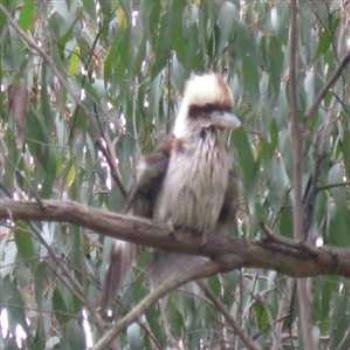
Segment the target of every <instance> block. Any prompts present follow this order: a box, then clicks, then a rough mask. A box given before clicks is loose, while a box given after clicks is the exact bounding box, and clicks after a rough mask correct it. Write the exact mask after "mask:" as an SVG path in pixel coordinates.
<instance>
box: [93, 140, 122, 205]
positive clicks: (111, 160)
mask: <svg viewBox="0 0 350 350" xmlns="http://www.w3.org/2000/svg"><path fill="white" fill-rule="evenodd" d="M104 141H105V142H106V145H104V144H103V142H102V141H101V140H97V141H96V145H97V147H98V149H99V150H100V151H101V152H102V153H103V155H104V157H105V158H106V160H107V163H108V165H109V168H110V171H111V175H112V178H113V181H114V182H115V183H116V185H117V186H118V188H119V190H120V192H121V194H122V195H123V197H124V198H125V197H126V196H127V191H126V189H125V187H124V185H123V183H122V181H121V179H120V176H119V172H118V165H117V163H116V160H115V159H116V158H115V157H113V156H112V154H111V149H112V147H111V145H110V143H109V141H107V139H104Z"/></svg>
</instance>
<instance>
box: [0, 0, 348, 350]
mask: <svg viewBox="0 0 350 350" xmlns="http://www.w3.org/2000/svg"><path fill="white" fill-rule="evenodd" d="M339 3H340V2H337V1H319V2H318V1H299V11H298V14H299V20H298V40H299V45H298V71H297V93H298V100H299V106H298V107H299V111H298V113H299V116H300V120H301V121H302V132H303V142H304V144H303V146H304V152H303V157H304V168H303V184H304V190H305V189H306V185H307V183H308V180H309V179H314V181H316V183H314V185H315V186H316V187H317V195H316V196H315V198H314V200H313V202H312V203H311V204H312V206H313V208H314V211H312V212H311V213H310V215H311V217H310V218H309V219H310V229H309V231H308V232H307V234H309V235H310V236H312V237H313V239H315V240H316V239H317V240H318V242H322V241H323V242H324V243H327V244H330V245H335V246H342V247H348V246H350V235H349V232H348V231H349V227H350V219H349V218H350V215H349V210H350V207H349V190H348V187H347V186H344V183H346V182H347V181H348V179H349V177H350V144H349V142H350V141H349V129H350V124H349V118H348V116H349V104H348V93H349V92H348V85H349V76H348V75H347V74H346V73H348V72H347V70H344V71H343V74H342V75H341V77H340V78H339V79H338V81H337V82H336V84H335V85H334V86H333V87H332V89H331V91H329V92H328V93H327V94H326V96H325V99H324V100H323V102H322V104H321V106H320V108H319V110H318V112H317V113H316V114H315V115H313V116H311V118H309V119H308V120H306V119H305V118H303V116H304V114H305V112H306V110H307V109H308V108H309V107H310V106H311V105H312V103H313V101H314V100H315V96H317V93H318V92H319V91H320V89H321V88H322V87H323V86H324V84H325V82H326V81H327V79H328V77H329V76H330V74H331V73H332V72H333V71H334V70H335V68H336V67H337V64H338V62H339V61H340V59H341V57H342V56H343V54H344V53H345V52H346V50H347V46H346V45H347V44H346V43H347V42H348V35H349V34H350V33H349V29H348V28H347V26H346V25H345V24H346V23H348V22H347V20H348V14H347V13H346V11H344V9H342V7H341V5H340V4H339ZM1 4H3V5H4V6H6V8H7V9H8V11H9V12H10V13H11V16H12V18H13V19H14V20H15V21H16V23H17V25H18V27H19V28H20V29H22V30H23V31H24V33H26V34H25V35H27V36H28V38H31V37H32V38H34V42H35V43H36V45H38V47H39V48H41V50H42V51H43V52H44V55H43V56H42V55H41V54H38V52H34V51H35V50H33V47H29V46H28V45H27V44H26V43H25V42H23V41H22V39H21V38H20V37H19V35H18V33H17V32H16V31H15V30H14V28H13V27H11V26H10V25H9V22H8V20H7V18H6V16H5V15H4V14H3V13H2V11H1V10H0V33H1V40H0V88H1V94H0V199H1V198H2V197H6V194H5V191H3V188H4V189H6V191H7V192H8V193H10V195H11V196H13V197H15V198H26V199H27V198H29V199H32V200H38V199H40V198H52V199H67V198H69V199H72V200H76V201H79V202H81V203H84V204H87V205H91V206H95V207H106V208H108V209H111V210H121V209H122V208H123V204H124V198H123V194H122V191H121V190H120V188H119V187H118V185H117V184H116V183H115V182H114V181H113V178H112V176H111V169H110V167H109V165H108V163H107V162H106V159H105V157H104V156H103V154H102V153H101V150H100V149H99V147H98V146H97V144H98V141H101V140H102V139H104V142H105V143H106V144H108V145H109V146H110V147H111V150H112V156H113V157H116V158H117V161H118V164H117V165H118V170H119V173H120V176H121V180H122V182H123V184H124V185H125V187H128V186H129V184H130V182H131V181H132V178H133V169H134V165H135V162H136V160H137V158H138V157H139V156H140V153H143V152H149V151H151V150H152V149H153V148H154V146H155V144H156V143H157V141H158V140H159V139H161V137H162V135H163V134H164V133H165V132H168V131H169V130H170V128H171V125H172V122H173V120H174V115H175V113H176V111H177V108H178V102H179V96H180V95H181V93H182V90H183V87H184V83H185V81H186V79H187V78H188V77H189V76H190V74H191V72H206V71H211V70H213V71H217V72H221V73H224V74H225V75H226V76H227V77H228V81H229V84H230V86H231V87H232V90H233V92H234V97H235V107H234V109H235V111H236V112H237V114H238V115H240V116H241V117H242V121H243V124H244V128H243V129H240V130H237V131H236V132H234V133H233V134H232V135H231V143H230V144H231V148H232V152H233V154H234V155H235V165H236V167H237V171H238V173H239V176H240V178H241V190H242V197H243V198H244V199H245V200H244V201H245V203H244V204H245V205H243V206H245V212H244V213H243V214H242V215H241V217H240V218H239V219H240V220H239V221H240V227H239V233H240V235H242V236H244V237H249V238H252V237H254V238H255V237H256V236H257V238H260V236H261V235H262V234H261V233H260V231H259V229H258V223H259V222H260V221H264V222H265V223H267V224H268V225H269V226H271V227H272V228H273V230H274V231H275V232H276V233H278V234H280V235H283V236H289V237H291V235H292V203H293V195H294V193H293V187H292V181H291V179H292V147H291V132H290V125H289V119H288V114H289V109H288V101H287V96H286V86H287V82H288V81H289V61H288V28H289V16H290V9H289V7H288V1H285V0H250V1H243V0H218V1H212V0H181V1H179V0H170V1H166V0H154V1H150V0H139V1H127V0H113V1H99V0H83V1H78V0H69V1H39V2H38V1H34V0H14V1H2V2H1ZM48 58H49V59H48ZM53 66H54V67H55V68H54V67H53ZM55 69H56V70H58V71H59V72H60V73H61V75H62V76H63V80H64V81H65V82H66V83H67V84H64V83H63V82H62V81H61V80H60V79H59V78H58V77H57V72H56V71H55ZM67 87H69V90H68V89H67ZM16 89H17V91H18V89H23V90H21V91H25V92H26V93H27V97H28V98H24V97H23V96H22V98H19V97H18V96H19V95H18V94H15V93H14V91H15V90H16ZM21 111H22V112H21ZM322 135H325V136H322ZM102 144H103V143H102ZM329 185H335V186H329ZM43 242H46V245H45V246H44V245H43ZM109 248H110V240H108V239H107V238H106V239H104V238H102V237H99V236H98V235H96V234H94V233H92V232H88V231H86V230H84V229H83V228H79V227H77V226H73V225H67V224H60V223H50V224H48V223H35V225H34V224H33V225H31V224H23V223H19V224H18V223H16V225H15V226H12V223H9V222H6V223H5V222H1V223H0V312H1V310H5V309H6V310H7V311H8V320H9V331H10V332H12V333H13V332H14V331H15V328H16V326H17V325H18V324H21V325H22V327H23V329H24V330H25V331H26V333H27V336H28V337H27V340H26V341H25V342H26V346H27V347H28V348H33V349H42V348H50V346H52V347H51V348H53V346H54V345H57V346H58V348H62V349H83V348H85V346H86V345H88V344H87V340H86V338H85V337H84V334H85V333H84V331H83V317H82V315H83V305H84V307H86V309H85V311H84V312H86V313H87V314H88V319H89V322H90V325H91V329H92V337H93V339H94V341H96V340H97V339H99V337H100V336H101V328H99V326H98V323H97V321H96V317H95V316H96V315H94V312H93V311H94V310H95V308H96V305H95V304H96V303H97V301H98V297H99V295H100V287H101V282H102V279H103V274H104V272H105V270H106V266H107V260H108V249H109ZM49 251H50V252H49ZM52 254H54V255H56V257H57V259H58V260H53V259H52ZM143 254H144V256H142V257H141V258H140V259H139V264H138V266H137V268H135V271H134V274H133V276H132V278H131V281H130V284H128V286H127V287H126V289H125V293H123V294H122V295H121V296H120V298H119V300H118V302H119V303H120V304H121V307H120V308H119V309H120V310H121V313H124V312H125V311H126V309H131V308H132V307H133V306H134V305H136V303H137V302H139V301H140V300H141V299H142V298H143V297H144V296H145V295H147V293H148V286H147V285H145V283H144V280H143V273H144V271H145V269H146V268H147V266H148V263H149V260H150V253H149V252H148V251H147V252H145V253H143ZM57 261H59V263H58V262H57ZM61 265H62V266H64V267H65V268H63V269H62V267H61ZM286 280H287V278H286V277H284V276H280V275H279V274H277V273H273V272H269V271H255V270H253V271H252V270H249V269H242V271H240V273H238V272H237V271H232V272H230V273H227V274H226V275H223V276H221V275H220V276H213V277H211V278H210V279H209V281H208V286H209V288H210V290H211V291H212V293H213V294H214V295H215V297H216V298H218V299H219V300H220V301H221V302H222V303H223V304H224V305H225V307H226V308H227V310H228V311H229V312H230V313H231V315H232V316H233V317H234V318H235V319H236V320H237V322H238V323H239V324H240V325H241V326H242V327H243V329H244V331H245V333H246V334H247V335H248V336H250V337H252V338H254V339H255V340H256V341H257V342H258V343H259V344H261V345H262V346H263V347H264V348H270V347H271V346H272V343H273V342H274V339H275V332H276V329H277V328H278V327H279V326H280V325H281V326H282V327H281V329H282V330H283V334H285V335H288V336H287V337H286V339H285V340H284V343H283V345H284V346H285V348H288V346H290V345H291V344H294V345H293V347H294V348H300V346H299V345H298V346H296V344H300V342H298V341H295V339H294V340H293V339H292V338H294V336H297V335H298V334H297V327H298V323H297V318H296V317H295V314H296V312H297V310H296V304H295V298H293V297H291V298H290V300H287V304H288V308H287V310H289V311H290V312H289V311H288V313H287V314H280V312H279V310H280V309H281V305H282V304H283V303H284V302H285V295H286V294H287V293H286V288H287V287H286V286H287V283H286ZM72 281H74V282H75V283H73V282H72ZM312 283H313V324H314V327H315V334H319V338H318V341H319V346H320V349H323V348H324V349H326V348H327V346H328V345H329V347H330V348H332V349H335V348H337V346H340V348H342V349H345V348H348V347H349V343H350V341H349V337H348V336H347V337H346V334H348V333H349V332H348V326H349V325H348V323H349V322H348V320H349V312H350V311H349V305H348V304H349V303H348V302H347V300H348V298H349V294H348V293H349V283H348V281H344V279H343V278H338V277H320V278H315V279H314V280H313V282H312ZM166 305H167V306H166V314H167V316H168V317H167V319H166V320H164V319H163V317H162V315H161V312H160V309H159V306H154V307H152V308H151V309H150V310H149V311H148V312H147V313H146V315H145V316H144V317H143V318H142V320H141V321H140V323H134V324H133V325H131V326H130V327H129V328H128V329H127V331H126V332H124V333H122V335H121V336H120V337H119V339H118V342H119V343H120V345H121V348H130V349H151V348H154V344H157V346H158V348H165V347H166V346H167V345H169V344H170V343H171V341H175V340H177V341H179V340H181V342H182V343H183V344H184V348H186V349H198V348H203V349H204V348H208V349H209V348H215V347H216V346H218V344H221V345H222V344H223V343H224V341H227V344H226V347H227V348H235V349H241V348H243V345H242V343H241V341H240V340H239V339H238V337H237V335H236V334H235V332H234V331H233V330H232V328H231V326H230V325H228V324H227V323H225V322H224V321H223V318H222V315H221V314H220V313H219V311H218V310H217V309H216V308H215V307H214V306H213V305H212V304H211V303H210V302H209V301H208V300H207V299H206V298H205V297H204V296H203V295H202V293H201V292H200V291H199V290H198V288H197V289H196V288H195V287H194V286H193V285H190V286H186V287H184V290H181V291H178V292H176V293H173V294H172V295H171V296H169V299H168V300H167V302H166ZM0 327H1V326H0ZM290 335H292V337H291V338H289V336H290ZM344 336H345V338H344ZM171 337H173V339H171ZM327 344H328V345H327ZM15 346H16V345H15V344H14V340H13V338H11V337H9V336H8V337H6V338H0V347H1V348H5V349H7V348H8V349H10V348H15ZM169 346H170V345H169Z"/></svg>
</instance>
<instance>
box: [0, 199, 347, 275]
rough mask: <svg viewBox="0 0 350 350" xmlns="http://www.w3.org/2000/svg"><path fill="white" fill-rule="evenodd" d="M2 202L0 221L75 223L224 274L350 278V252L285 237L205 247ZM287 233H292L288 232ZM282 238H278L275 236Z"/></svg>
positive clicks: (211, 239) (61, 205) (148, 230)
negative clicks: (248, 271)
mask: <svg viewBox="0 0 350 350" xmlns="http://www.w3.org/2000/svg"><path fill="white" fill-rule="evenodd" d="M41 204H42V206H41V205H39V204H38V203H36V202H31V201H16V200H12V199H4V200H0V220H1V219H11V220H37V221H38V220H39V221H56V222H67V223H72V224H77V225H80V226H82V227H85V228H88V229H91V230H93V231H96V232H99V233H100V234H102V235H105V236H110V237H113V238H117V239H120V240H123V241H129V242H133V243H136V244H139V245H145V246H149V247H154V248H158V249H162V250H166V251H173V252H179V253H186V254H192V255H200V256H205V257H208V258H211V259H213V260H215V261H216V262H219V263H220V266H221V267H220V272H225V271H228V270H230V269H232V268H238V267H239V268H240V267H256V268H265V269H271V270H276V271H279V272H281V273H283V274H286V275H289V276H293V277H308V276H317V275H327V274H336V275H341V276H345V277H350V249H344V248H335V247H327V246H324V247H319V248H317V247H314V246H309V245H308V244H307V243H296V242H294V241H293V240H290V239H287V238H285V237H283V239H282V237H280V238H279V239H274V240H271V239H263V240H260V241H253V240H246V239H238V238H231V237H228V236H225V235H220V234H211V235H207V242H206V244H204V245H199V244H198V239H196V238H194V237H192V236H191V235H189V233H188V232H182V231H179V232H178V231H177V232H176V237H175V235H174V232H173V231H172V230H171V228H169V227H168V226H166V225H158V224H155V223H153V222H152V221H150V220H147V219H143V218H138V217H134V216H130V215H121V214H117V213H113V212H110V211H107V210H103V209H95V208H90V207H87V206H85V205H82V204H79V203H77V202H73V201H56V200H43V201H42V203H41ZM286 234H288V233H286ZM276 237H279V236H276Z"/></svg>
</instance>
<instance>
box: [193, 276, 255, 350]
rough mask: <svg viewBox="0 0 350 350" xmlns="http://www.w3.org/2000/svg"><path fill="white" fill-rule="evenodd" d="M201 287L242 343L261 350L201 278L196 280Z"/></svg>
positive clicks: (252, 348)
mask: <svg viewBox="0 0 350 350" xmlns="http://www.w3.org/2000/svg"><path fill="white" fill-rule="evenodd" d="M196 283H197V284H198V286H199V288H200V289H201V290H202V291H203V292H204V294H205V296H206V297H207V298H208V299H209V300H210V301H211V302H212V303H213V304H214V305H215V307H216V308H217V309H218V310H219V311H220V312H221V313H222V315H223V316H224V317H225V319H226V321H227V323H228V324H229V325H230V326H231V327H232V328H233V330H234V331H235V332H236V333H237V335H238V336H239V338H240V339H241V341H242V343H243V344H244V345H245V346H246V347H247V349H250V350H260V349H261V347H260V346H259V345H258V344H257V343H255V342H254V340H252V339H251V338H249V336H248V335H246V334H245V332H244V330H243V329H242V327H241V326H240V325H239V324H238V322H237V321H236V320H235V319H234V318H233V317H232V316H231V314H230V313H229V312H228V311H227V309H226V307H225V305H223V304H222V302H221V301H220V300H218V299H217V298H216V297H215V295H214V294H213V293H212V292H211V291H210V289H209V288H208V287H207V286H206V285H205V283H204V282H203V281H201V280H198V281H197V282H196Z"/></svg>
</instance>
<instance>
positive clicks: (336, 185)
mask: <svg viewBox="0 0 350 350" xmlns="http://www.w3.org/2000/svg"><path fill="white" fill-rule="evenodd" d="M348 186H350V181H344V182H338V183H333V184H326V185H322V186H318V187H317V191H325V190H330V189H332V188H339V187H348Z"/></svg>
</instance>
